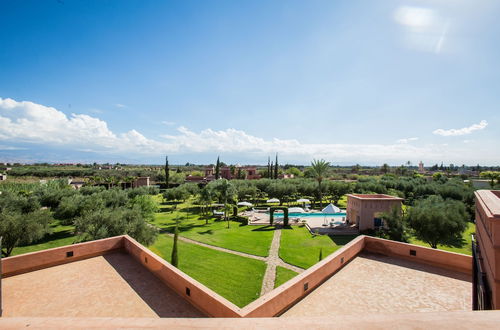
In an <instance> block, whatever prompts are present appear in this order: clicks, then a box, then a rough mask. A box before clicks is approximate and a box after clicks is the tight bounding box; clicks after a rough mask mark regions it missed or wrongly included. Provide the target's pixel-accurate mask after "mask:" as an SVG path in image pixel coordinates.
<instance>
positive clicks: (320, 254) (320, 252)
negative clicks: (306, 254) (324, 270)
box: [318, 248, 323, 261]
mask: <svg viewBox="0 0 500 330" xmlns="http://www.w3.org/2000/svg"><path fill="white" fill-rule="evenodd" d="M318 259H319V260H318V261H321V260H323V248H319V258H318Z"/></svg>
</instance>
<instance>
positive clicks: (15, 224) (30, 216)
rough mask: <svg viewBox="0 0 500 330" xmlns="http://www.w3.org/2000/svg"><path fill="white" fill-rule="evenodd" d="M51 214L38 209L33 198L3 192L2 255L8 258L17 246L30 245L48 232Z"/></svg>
mask: <svg viewBox="0 0 500 330" xmlns="http://www.w3.org/2000/svg"><path fill="white" fill-rule="evenodd" d="M51 220H52V217H51V214H50V212H49V211H48V210H43V209H40V203H39V202H38V200H37V198H36V197H34V196H23V195H19V194H18V193H9V192H6V191H4V192H3V193H2V194H1V195H0V237H2V255H3V256H4V257H8V256H9V255H10V254H11V253H12V250H13V249H14V248H15V247H16V246H18V245H26V244H31V243H33V242H35V241H37V240H39V239H41V238H42V237H43V236H45V234H47V233H49V232H50V226H49V224H50V222H51Z"/></svg>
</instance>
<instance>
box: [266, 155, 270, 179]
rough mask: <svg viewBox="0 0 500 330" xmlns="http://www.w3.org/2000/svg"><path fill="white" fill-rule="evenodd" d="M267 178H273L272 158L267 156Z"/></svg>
mask: <svg viewBox="0 0 500 330" xmlns="http://www.w3.org/2000/svg"><path fill="white" fill-rule="evenodd" d="M267 177H268V178H271V157H269V156H267Z"/></svg>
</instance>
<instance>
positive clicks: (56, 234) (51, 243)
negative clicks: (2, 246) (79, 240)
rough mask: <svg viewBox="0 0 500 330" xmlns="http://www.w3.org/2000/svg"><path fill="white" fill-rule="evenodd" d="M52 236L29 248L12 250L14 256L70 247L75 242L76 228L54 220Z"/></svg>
mask: <svg viewBox="0 0 500 330" xmlns="http://www.w3.org/2000/svg"><path fill="white" fill-rule="evenodd" d="M50 226H51V227H52V234H49V235H47V236H45V237H44V238H43V239H42V240H41V241H39V242H37V243H35V244H32V245H27V246H18V247H16V248H14V250H12V254H11V255H13V256H15V255H18V254H23V253H28V252H35V251H40V250H46V249H51V248H55V247H59V246H64V245H70V244H73V243H74V242H75V239H76V237H75V235H74V230H75V227H74V226H63V225H61V224H60V223H59V221H58V220H54V221H53V222H52V224H51V225H50Z"/></svg>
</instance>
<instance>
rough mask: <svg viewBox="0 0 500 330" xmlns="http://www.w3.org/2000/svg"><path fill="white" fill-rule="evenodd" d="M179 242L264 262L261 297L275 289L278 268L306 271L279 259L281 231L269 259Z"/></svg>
mask: <svg viewBox="0 0 500 330" xmlns="http://www.w3.org/2000/svg"><path fill="white" fill-rule="evenodd" d="M165 235H167V236H170V237H174V234H170V233H165ZM179 240H181V241H184V242H187V243H191V244H196V245H199V246H203V247H206V248H209V249H212V250H217V251H221V252H226V253H231V254H235V255H238V256H240V257H245V258H251V259H256V260H260V261H264V262H265V263H266V264H267V267H266V272H265V273H264V279H263V281H262V289H261V292H260V295H261V296H262V295H265V294H266V293H268V292H271V291H272V290H273V289H274V281H275V280H276V266H281V267H283V268H287V269H289V270H293V271H294V272H296V273H299V274H300V273H302V272H303V271H304V269H302V268H300V267H297V266H294V265H290V264H288V263H286V262H284V261H283V260H282V259H281V258H280V257H279V250H280V240H281V229H276V230H275V231H274V235H273V240H272V242H271V248H270V249H269V256H267V257H261V256H256V255H254V254H249V253H244V252H239V251H234V250H230V249H226V248H223V247H220V246H215V245H210V244H206V243H202V242H199V241H195V240H193V239H190V238H187V237H183V236H180V235H179Z"/></svg>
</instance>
